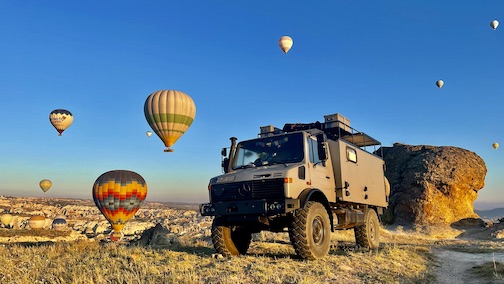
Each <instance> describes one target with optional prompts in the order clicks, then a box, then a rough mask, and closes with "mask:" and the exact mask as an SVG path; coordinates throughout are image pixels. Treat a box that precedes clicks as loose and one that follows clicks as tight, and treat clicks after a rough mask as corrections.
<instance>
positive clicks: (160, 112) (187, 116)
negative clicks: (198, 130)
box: [144, 90, 196, 152]
mask: <svg viewBox="0 0 504 284" xmlns="http://www.w3.org/2000/svg"><path fill="white" fill-rule="evenodd" d="M144 114H145V119H147V122H148V123H149V125H150V127H151V128H152V130H154V132H155V133H156V134H157V136H159V138H161V140H162V141H163V143H164V144H165V146H166V149H165V150H164V151H165V152H173V150H172V149H171V148H170V147H171V146H172V145H173V144H174V143H175V142H176V141H177V140H178V139H179V138H180V137H181V136H182V135H183V134H184V133H185V132H186V131H187V129H188V128H189V126H191V124H192V123H193V120H194V117H195V116H196V105H194V101H193V100H192V98H191V97H190V96H188V95H187V94H184V93H183V92H180V91H175V90H161V91H157V92H154V93H152V94H150V95H149V96H148V97H147V99H146V100H145V104H144Z"/></svg>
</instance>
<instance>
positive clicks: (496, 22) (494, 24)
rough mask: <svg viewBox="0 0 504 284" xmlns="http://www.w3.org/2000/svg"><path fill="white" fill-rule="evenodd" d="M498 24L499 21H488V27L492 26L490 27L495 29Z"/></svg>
mask: <svg viewBox="0 0 504 284" xmlns="http://www.w3.org/2000/svg"><path fill="white" fill-rule="evenodd" d="M498 26H499V21H497V20H493V21H491V22H490V27H492V29H494V30H496V29H497V27H498Z"/></svg>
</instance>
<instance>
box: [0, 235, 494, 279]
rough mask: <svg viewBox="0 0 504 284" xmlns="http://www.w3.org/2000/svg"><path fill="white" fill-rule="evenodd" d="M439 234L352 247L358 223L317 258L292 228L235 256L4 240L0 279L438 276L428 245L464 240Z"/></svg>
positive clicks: (486, 274) (197, 242)
mask: <svg viewBox="0 0 504 284" xmlns="http://www.w3.org/2000/svg"><path fill="white" fill-rule="evenodd" d="M9 231H11V232H12V234H16V233H22V232H21V231H25V232H26V234H28V232H30V231H29V230H20V231H19V232H13V230H9ZM34 232H35V233H38V234H41V235H44V234H46V236H47V234H61V233H64V232H55V231H52V230H47V231H44V230H34V231H31V232H30V233H31V234H33V233H34ZM439 234H440V232H435V233H434V232H430V233H429V234H425V232H419V231H417V232H414V231H405V230H402V229H401V228H399V229H398V230H394V231H389V230H382V241H383V244H382V246H381V247H380V248H379V249H377V250H367V249H361V248H358V247H356V246H355V237H354V233H353V230H347V231H337V232H336V233H333V234H332V247H331V250H330V253H329V255H328V256H327V257H325V258H323V259H321V260H316V261H304V260H300V259H298V258H296V256H295V253H294V249H293V248H292V246H291V245H290V244H289V237H288V234H287V233H277V234H274V233H268V232H262V233H259V234H255V235H254V236H253V242H252V244H251V247H250V249H249V252H248V254H247V255H245V256H240V257H234V258H231V259H227V258H215V257H214V256H215V255H214V254H215V251H214V249H213V247H212V244H211V240H210V238H208V237H199V238H191V237H180V238H179V242H178V243H177V244H176V245H173V246H170V247H166V248H162V249H160V248H157V249H155V248H151V247H140V246H135V245H133V244H117V243H106V242H96V241H90V240H83V241H77V242H68V243H64V242H60V243H39V244H35V245H34V244H32V245H29V246H27V245H12V244H11V245H8V244H5V245H0V283H16V284H18V283H20V284H23V283H182V284H183V283H213V284H216V283H222V284H223V283H306V284H316V283H435V282H436V279H435V276H434V275H433V273H434V272H433V267H435V265H436V260H435V259H434V258H433V256H432V254H431V248H433V247H435V246H442V247H450V249H452V248H454V249H456V248H457V247H460V248H462V247H465V246H466V245H467V243H465V242H466V241H463V240H456V239H453V238H452V239H445V240H442V239H440V238H439ZM483 246H484V245H483ZM483 246H482V247H483ZM473 247H474V246H473ZM502 247H503V245H501V246H496V247H490V249H495V250H499V249H502ZM487 248H488V247H487ZM476 249H477V246H476ZM471 273H473V275H474V276H475V277H478V279H481V280H483V281H484V282H485V281H486V282H485V283H493V282H492V281H502V280H503V275H504V265H503V264H501V263H499V262H492V263H486V264H483V265H481V266H477V267H474V268H473V269H472V270H471Z"/></svg>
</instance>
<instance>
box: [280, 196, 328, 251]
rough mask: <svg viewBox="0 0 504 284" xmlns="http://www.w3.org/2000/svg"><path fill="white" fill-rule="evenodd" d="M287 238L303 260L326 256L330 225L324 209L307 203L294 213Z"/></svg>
mask: <svg viewBox="0 0 504 284" xmlns="http://www.w3.org/2000/svg"><path fill="white" fill-rule="evenodd" d="M289 237H290V239H291V243H292V246H293V247H294V250H295V251H296V254H297V255H298V256H300V257H301V258H303V259H309V260H313V259H318V258H322V257H324V256H326V255H327V253H328V252H329V249H330V246H331V223H330V221H329V215H328V214H327V210H326V209H325V207H324V206H323V205H322V204H321V203H319V202H314V201H308V202H307V203H306V206H305V207H304V208H300V209H297V210H296V211H294V216H293V217H292V225H291V226H290V228H289Z"/></svg>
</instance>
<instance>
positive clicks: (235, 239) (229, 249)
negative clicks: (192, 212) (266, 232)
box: [212, 218, 252, 257]
mask: <svg viewBox="0 0 504 284" xmlns="http://www.w3.org/2000/svg"><path fill="white" fill-rule="evenodd" d="M251 240H252V232H251V231H250V230H247V229H246V228H243V227H236V226H227V225H224V224H223V223H222V222H221V220H220V219H219V218H215V219H214V220H213V223H212V243H213V245H214V248H215V250H216V251H217V252H218V253H220V254H222V255H223V256H227V257H230V256H233V255H240V254H246V253H247V250H248V248H249V246H250V242H251Z"/></svg>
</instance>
